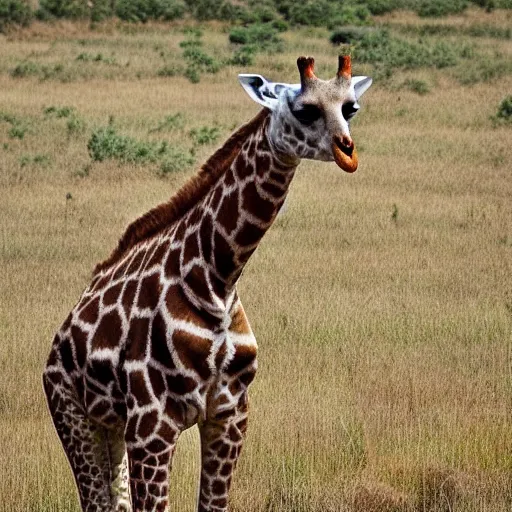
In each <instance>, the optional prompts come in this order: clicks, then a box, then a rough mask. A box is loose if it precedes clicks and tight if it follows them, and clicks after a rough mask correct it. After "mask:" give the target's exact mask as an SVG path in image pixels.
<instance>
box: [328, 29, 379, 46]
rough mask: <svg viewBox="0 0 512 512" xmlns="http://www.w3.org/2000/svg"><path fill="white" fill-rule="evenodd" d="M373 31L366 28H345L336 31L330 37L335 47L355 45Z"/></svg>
mask: <svg viewBox="0 0 512 512" xmlns="http://www.w3.org/2000/svg"><path fill="white" fill-rule="evenodd" d="M370 30H371V29H369V28H365V27H344V28H339V29H337V30H335V31H334V32H333V33H332V34H331V37H330V41H331V43H332V44H334V45H338V44H354V43H356V42H357V41H360V40H361V39H363V37H364V36H365V35H366V34H367V33H368V32H369V31H370Z"/></svg>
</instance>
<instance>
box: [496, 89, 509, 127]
mask: <svg viewBox="0 0 512 512" xmlns="http://www.w3.org/2000/svg"><path fill="white" fill-rule="evenodd" d="M491 120H492V121H493V124H494V126H499V125H512V96H507V97H505V98H503V100H502V102H501V103H500V104H499V106H498V111H497V112H496V115H494V116H491Z"/></svg>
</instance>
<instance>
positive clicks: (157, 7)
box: [116, 0, 185, 22]
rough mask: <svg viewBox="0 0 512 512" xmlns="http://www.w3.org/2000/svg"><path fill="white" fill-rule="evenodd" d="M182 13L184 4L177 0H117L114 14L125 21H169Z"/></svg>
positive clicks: (179, 16)
mask: <svg viewBox="0 0 512 512" xmlns="http://www.w3.org/2000/svg"><path fill="white" fill-rule="evenodd" d="M184 13H185V5H184V4H183V3H182V2H180V1H177V0H118V2H117V4H116V15H117V16H118V17H119V18H121V19H122V20H125V21H133V22H138V21H142V22H145V21H147V20H148V19H155V20H159V19H160V20H166V21H170V20H175V19H178V18H182V17H183V15H184Z"/></svg>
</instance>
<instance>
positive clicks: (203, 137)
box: [189, 126, 220, 145]
mask: <svg viewBox="0 0 512 512" xmlns="http://www.w3.org/2000/svg"><path fill="white" fill-rule="evenodd" d="M189 135H190V137H191V138H192V140H193V141H194V144H196V145H204V144H214V143H215V142H217V140H218V138H219V137H220V130H219V128H218V127H217V126H212V127H209V126H201V128H195V129H193V130H190V132H189Z"/></svg>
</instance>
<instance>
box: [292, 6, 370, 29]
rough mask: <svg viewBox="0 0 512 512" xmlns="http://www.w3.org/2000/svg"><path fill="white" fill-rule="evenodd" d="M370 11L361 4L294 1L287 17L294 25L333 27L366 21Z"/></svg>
mask: <svg viewBox="0 0 512 512" xmlns="http://www.w3.org/2000/svg"><path fill="white" fill-rule="evenodd" d="M369 15H370V11H369V10H368V9H367V8H366V6H364V5H362V4H354V5H351V4H346V3H335V2H329V1H328V0H318V1H310V0H308V1H306V2H303V3H294V4H293V5H292V6H291V7H290V8H289V10H288V19H289V21H290V22H291V23H293V24H295V25H312V26H315V27H328V28H334V27H336V26H340V25H360V24H363V23H365V22H366V21H367V19H368V17H369Z"/></svg>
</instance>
